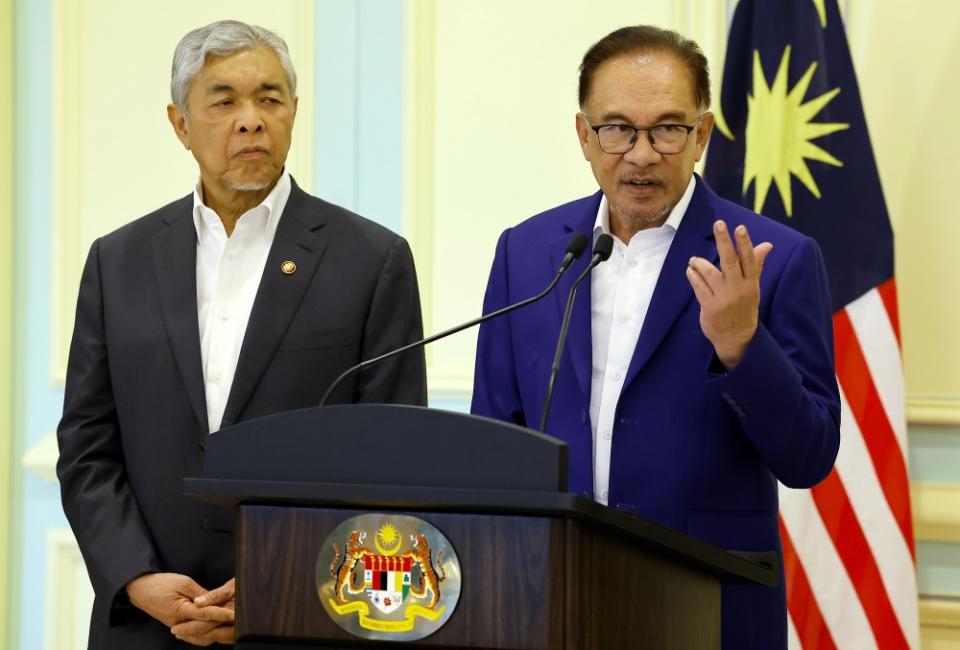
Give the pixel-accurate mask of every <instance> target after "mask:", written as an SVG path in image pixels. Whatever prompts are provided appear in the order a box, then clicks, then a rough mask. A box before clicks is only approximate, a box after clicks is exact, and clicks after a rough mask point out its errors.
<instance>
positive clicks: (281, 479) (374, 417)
mask: <svg viewBox="0 0 960 650" xmlns="http://www.w3.org/2000/svg"><path fill="white" fill-rule="evenodd" d="M205 447H206V455H205V463H204V475H203V476H202V477H195V478H187V479H185V481H184V485H185V488H186V492H187V493H188V494H189V495H190V496H193V497H195V498H198V499H201V500H203V501H207V502H211V503H216V504H219V505H223V506H236V505H239V504H241V503H273V504H289V505H310V506H323V507H333V508H374V509H384V510H404V511H447V512H461V513H499V514H508V515H529V516H547V517H561V518H570V519H574V520H578V521H581V522H585V523H588V524H589V525H591V526H599V527H601V528H604V529H606V530H609V531H611V532H613V533H615V534H620V535H626V536H627V537H629V538H631V539H633V540H635V541H636V543H638V544H641V545H643V546H645V547H647V548H652V549H656V550H658V551H659V552H661V553H664V554H666V555H670V556H672V557H674V558H676V559H677V560H679V561H682V562H684V563H687V564H693V565H697V566H700V567H701V568H702V569H704V570H707V571H709V572H711V573H714V574H717V575H719V576H720V577H721V578H722V579H724V580H728V581H734V582H747V583H754V584H761V585H766V586H775V585H776V584H777V583H778V582H779V574H780V570H779V562H778V558H777V555H776V553H774V552H763V553H748V552H731V551H726V550H723V549H720V548H718V547H716V546H713V545H712V544H708V543H707V542H704V541H702V540H698V539H695V538H693V537H690V536H688V535H684V534H683V533H681V532H679V531H676V530H673V529H671V528H667V527H665V526H662V525H660V524H657V523H655V522H652V521H649V520H647V519H643V518H642V517H637V516H634V515H631V514H627V513H624V512H619V511H616V510H612V509H610V508H605V507H603V506H600V505H598V504H596V503H594V502H593V501H591V500H589V499H587V498H585V497H583V496H582V495H578V494H570V493H568V492H566V484H567V446H566V444H564V443H563V442H560V441H559V440H557V439H555V438H552V437H550V436H546V435H543V434H540V433H537V432H535V431H532V430H530V429H525V428H523V427H519V426H514V425H511V424H506V423H504V422H500V421H497V420H492V419H489V418H483V417H476V416H471V415H464V414H462V413H453V412H450V411H440V410H436V409H426V408H422V407H415V406H394V405H380V404H376V405H342V406H324V407H317V408H310V409H303V410H300V411H290V412H286V413H279V414H277V415H272V416H268V417H264V418H259V419H257V420H250V421H248V422H244V423H241V424H237V425H234V426H232V427H228V428H226V429H223V430H221V431H217V432H215V433H213V434H211V435H210V436H209V439H208V441H207V443H206V445H205Z"/></svg>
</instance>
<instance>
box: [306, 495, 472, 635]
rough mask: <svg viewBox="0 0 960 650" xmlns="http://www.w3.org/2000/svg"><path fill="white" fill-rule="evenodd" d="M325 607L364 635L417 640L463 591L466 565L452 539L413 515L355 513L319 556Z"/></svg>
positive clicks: (442, 620)
mask: <svg viewBox="0 0 960 650" xmlns="http://www.w3.org/2000/svg"><path fill="white" fill-rule="evenodd" d="M316 578H317V589H318V593H319V596H320V599H321V601H322V603H323V607H324V609H325V610H326V611H327V613H328V614H329V615H330V617H331V618H332V619H333V620H334V621H335V622H336V623H337V624H338V625H339V626H340V627H342V628H343V629H345V630H347V631H348V632H350V633H351V634H354V635H356V636H359V637H362V638H365V639H391V640H395V641H412V640H416V639H422V638H424V637H426V636H428V635H430V634H432V633H433V632H435V631H436V630H438V629H439V628H440V627H442V626H443V624H444V623H446V621H447V620H448V619H449V618H450V615H451V614H452V613H453V610H454V608H455V607H456V605H457V601H458V599H459V596H460V580H461V576H460V564H459V561H458V559H457V557H456V552H455V551H454V550H453V547H452V546H451V545H450V542H449V541H448V540H447V538H446V537H445V536H444V535H443V534H442V533H441V532H440V531H439V530H437V529H436V528H434V527H433V526H432V525H430V524H429V523H427V522H426V521H423V520H422V519H419V518H417V517H410V516H406V515H385V514H367V515H359V516H356V517H352V518H350V519H348V520H347V521H344V522H343V523H341V524H340V525H339V526H337V528H336V529H335V530H334V531H333V532H332V533H331V534H330V536H329V537H328V538H327V540H326V542H325V543H324V545H323V548H322V549H321V551H320V554H319V556H318V558H317V566H316Z"/></svg>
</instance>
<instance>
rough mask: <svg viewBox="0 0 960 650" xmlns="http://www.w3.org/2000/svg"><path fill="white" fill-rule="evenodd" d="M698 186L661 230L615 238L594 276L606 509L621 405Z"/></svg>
mask: <svg viewBox="0 0 960 650" xmlns="http://www.w3.org/2000/svg"><path fill="white" fill-rule="evenodd" d="M695 187H696V181H695V180H694V179H693V178H692V177H691V178H690V183H689V184H688V185H687V189H686V190H685V191H684V193H683V196H682V197H680V201H678V202H677V205H675V206H674V208H673V210H671V211H670V214H669V215H668V216H667V220H666V221H665V222H664V224H663V225H662V226H660V227H658V228H648V229H646V230H641V231H639V232H638V233H636V234H635V235H634V236H633V237H632V238H631V239H630V242H629V244H624V242H622V241H620V240H619V239H618V238H617V237H616V236H614V237H613V253H612V254H611V255H610V259H608V260H607V261H606V262H604V263H602V264H600V265H599V266H598V267H597V268H595V269H594V270H593V272H592V274H591V277H590V292H591V301H590V313H591V316H590V322H591V334H592V339H591V340H592V343H593V373H592V377H591V384H590V424H591V427H592V429H593V495H594V497H593V498H594V499H595V500H596V501H597V502H598V503H602V504H603V505H608V501H609V486H610V450H611V448H612V446H613V434H614V430H615V427H614V420H615V416H616V411H617V402H618V401H619V400H620V392H621V390H622V389H623V382H624V379H625V378H626V375H627V369H628V368H629V366H630V360H631V359H632V358H633V352H634V349H635V348H636V347H637V339H638V338H639V336H640V328H641V327H643V320H644V318H646V315H647V308H648V307H649V306H650V300H651V298H652V297H653V290H654V287H656V285H657V280H658V278H659V277H660V271H661V270H662V269H663V262H664V260H665V259H666V257H667V251H668V250H669V249H670V244H671V243H672V242H673V236H674V235H675V234H676V232H677V228H679V227H680V221H681V220H682V219H683V215H684V214H685V213H686V211H687V206H689V205H690V199H691V198H693V190H694V188H695ZM602 233H607V234H609V235H612V234H613V233H611V232H610V210H609V205H608V203H607V197H606V195H604V197H603V198H602V199H601V200H600V209H599V210H598V211H597V220H596V223H595V225H594V227H593V237H594V241H596V238H597V237H598V236H599V235H600V234H602Z"/></svg>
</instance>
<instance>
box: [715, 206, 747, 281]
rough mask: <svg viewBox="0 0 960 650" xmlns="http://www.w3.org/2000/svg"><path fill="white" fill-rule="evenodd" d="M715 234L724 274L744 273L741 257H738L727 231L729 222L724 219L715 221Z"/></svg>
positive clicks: (736, 274)
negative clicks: (741, 266) (741, 267)
mask: <svg viewBox="0 0 960 650" xmlns="http://www.w3.org/2000/svg"><path fill="white" fill-rule="evenodd" d="M713 235H714V238H715V239H716V242H717V254H718V255H719V256H720V270H721V271H723V274H724V275H728V274H732V275H734V276H735V277H736V276H739V275H742V273H743V271H741V269H740V258H739V257H737V251H736V250H734V248H733V242H732V241H731V240H730V233H729V232H727V224H726V223H724V222H723V220H722V219H718V220H717V221H715V222H714V224H713Z"/></svg>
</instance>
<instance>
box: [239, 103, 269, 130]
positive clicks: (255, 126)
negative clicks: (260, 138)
mask: <svg viewBox="0 0 960 650" xmlns="http://www.w3.org/2000/svg"><path fill="white" fill-rule="evenodd" d="M235 128H236V130H237V133H259V132H261V131H263V128H264V124H263V116H262V115H261V114H260V109H259V108H258V107H257V105H256V103H255V102H249V101H248V102H243V103H242V104H241V106H240V110H239V111H238V112H237V121H236V123H235Z"/></svg>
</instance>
